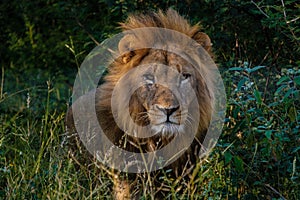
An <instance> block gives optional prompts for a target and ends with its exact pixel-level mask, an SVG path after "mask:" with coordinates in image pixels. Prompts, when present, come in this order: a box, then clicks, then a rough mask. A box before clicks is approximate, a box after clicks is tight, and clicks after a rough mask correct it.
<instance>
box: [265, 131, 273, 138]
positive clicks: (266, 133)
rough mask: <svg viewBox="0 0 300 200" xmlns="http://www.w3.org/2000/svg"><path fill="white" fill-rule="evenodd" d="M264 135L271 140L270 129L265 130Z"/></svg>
mask: <svg viewBox="0 0 300 200" xmlns="http://www.w3.org/2000/svg"><path fill="white" fill-rule="evenodd" d="M265 136H266V137H267V138H268V139H269V140H271V136H272V130H267V131H266V132H265Z"/></svg>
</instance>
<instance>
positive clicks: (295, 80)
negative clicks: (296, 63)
mask: <svg viewBox="0 0 300 200" xmlns="http://www.w3.org/2000/svg"><path fill="white" fill-rule="evenodd" d="M294 82H295V83H296V85H300V76H296V77H295V78H294Z"/></svg>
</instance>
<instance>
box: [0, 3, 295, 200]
mask: <svg viewBox="0 0 300 200" xmlns="http://www.w3.org/2000/svg"><path fill="white" fill-rule="evenodd" d="M168 7H173V8H175V9H177V10H178V11H179V12H180V13H181V14H183V15H188V16H189V18H190V19H191V21H192V22H198V21H201V23H202V26H203V29H204V30H205V32H207V33H208V34H209V35H210V36H211V38H212V41H213V47H214V50H215V54H216V60H217V62H218V63H219V66H220V70H221V72H222V76H223V79H224V83H225V87H226V90H227V95H228V106H227V118H226V122H225V126H224V131H223V134H222V135H221V137H220V139H219V141H218V145H217V147H216V148H214V150H213V152H212V153H211V156H210V157H209V158H207V160H205V161H203V163H201V166H199V167H198V168H196V169H195V171H194V172H193V176H192V179H191V180H190V181H188V180H180V181H178V180H177V181H176V180H172V179H170V178H168V177H167V176H166V177H162V179H163V180H164V181H165V184H166V185H167V186H168V187H169V188H170V191H172V192H170V198H172V199H176V198H178V199H295V200H297V199H300V146H299V144H300V94H299V90H300V59H299V58H300V4H299V1H296V0H281V1H275V0H268V1H237V0H235V1H234V0H231V1H230V0H226V1H215V0H202V1H196V0H186V1H175V0H169V1H149V0H129V1H111V0H91V1H89V2H84V1H56V0H47V1H46V0H39V1H8V0H3V1H1V3H0V27H1V28H0V41H1V46H0V59H1V61H0V62H1V63H0V65H1V66H0V71H1V72H0V74H1V76H0V113H1V114H0V199H85V198H87V199H111V189H110V188H111V186H112V180H111V178H110V177H109V176H108V175H107V174H106V173H105V172H104V170H103V169H101V168H100V169H99V167H98V166H97V165H96V164H91V165H90V166H87V164H85V163H81V162H79V163H78V161H77V158H76V156H73V155H72V154H71V153H69V152H68V149H65V148H62V147H61V146H62V143H63V142H64V138H65V135H64V134H65V127H64V117H65V112H66V110H67V106H68V104H69V98H70V96H71V93H72V84H73V81H74V79H75V75H76V72H77V69H78V67H79V66H80V63H81V62H82V61H83V59H84V57H85V56H86V55H87V54H88V53H89V52H90V51H91V50H92V49H93V48H94V47H95V46H96V44H97V43H100V42H101V41H103V40H104V39H106V38H108V37H110V36H112V35H113V34H115V33H117V32H118V31H119V30H118V29H117V28H116V27H117V22H120V21H122V20H124V19H126V16H127V14H128V13H131V12H134V11H143V10H149V9H157V8H162V9H166V8H168ZM175 192H176V193H175ZM146 197H147V196H145V198H146Z"/></svg>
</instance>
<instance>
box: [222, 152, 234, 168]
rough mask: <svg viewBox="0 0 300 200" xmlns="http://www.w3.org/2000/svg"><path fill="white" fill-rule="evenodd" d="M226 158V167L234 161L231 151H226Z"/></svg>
mask: <svg viewBox="0 0 300 200" xmlns="http://www.w3.org/2000/svg"><path fill="white" fill-rule="evenodd" d="M224 157H225V165H227V164H228V163H229V162H230V161H231V160H232V157H233V156H232V154H231V153H230V152H229V151H226V152H225V153H224Z"/></svg>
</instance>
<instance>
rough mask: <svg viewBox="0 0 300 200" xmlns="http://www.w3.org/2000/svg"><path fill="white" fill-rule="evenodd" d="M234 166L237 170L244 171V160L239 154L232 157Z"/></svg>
mask: <svg viewBox="0 0 300 200" xmlns="http://www.w3.org/2000/svg"><path fill="white" fill-rule="evenodd" d="M234 166H235V168H236V170H237V171H238V172H244V162H243V160H242V159H241V158H240V157H239V156H235V157H234Z"/></svg>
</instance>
